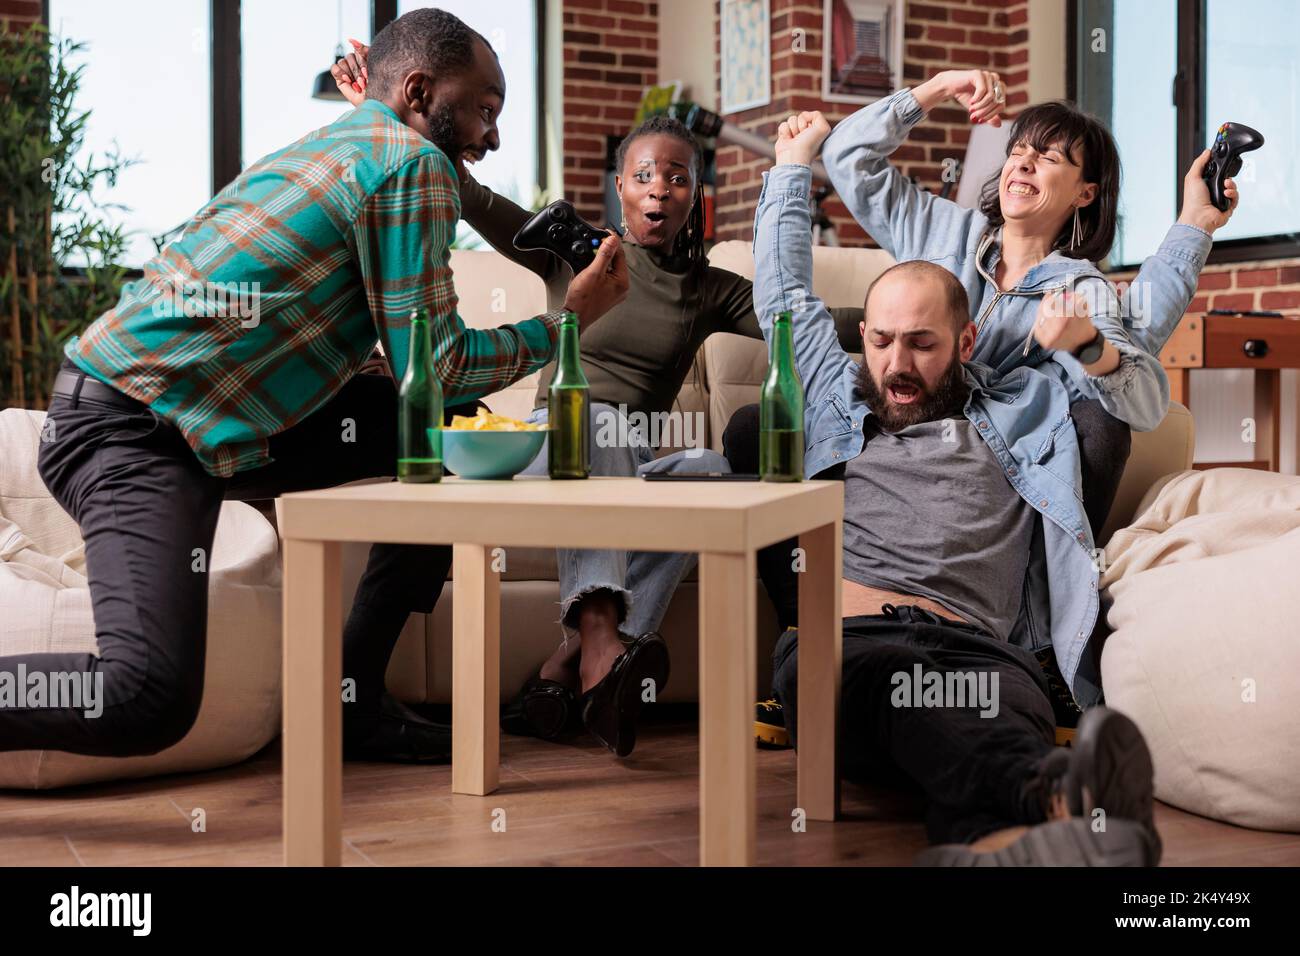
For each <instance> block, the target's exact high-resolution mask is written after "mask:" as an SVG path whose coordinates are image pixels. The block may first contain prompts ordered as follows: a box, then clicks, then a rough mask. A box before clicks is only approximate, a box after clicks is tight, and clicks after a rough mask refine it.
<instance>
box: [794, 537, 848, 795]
mask: <svg viewBox="0 0 1300 956" xmlns="http://www.w3.org/2000/svg"><path fill="white" fill-rule="evenodd" d="M842 534H843V528H842V525H841V524H840V522H838V521H837V522H835V523H834V524H827V525H822V526H821V527H820V528H814V529H813V530H812V531H808V532H805V533H804V534H801V535H800V536H799V546H800V547H801V548H803V549H804V558H805V560H806V561H807V566H806V568H805V570H804V572H803V574H801V575H799V690H798V694H799V713H798V733H799V756H798V760H799V791H798V794H799V806H801V807H802V808H803V809H804V811H805V812H806V813H807V814H808V818H809V819H810V820H834V819H835V818H836V817H838V816H839V812H840V771H839V756H838V755H839V746H838V744H839V722H840V679H841V667H842V662H843V636H842V635H843V629H842V625H841V619H840V593H841V592H840V579H841V577H842V574H843V572H842V564H843V560H844V555H843V551H842V550H841V547H842V540H841V536H842Z"/></svg>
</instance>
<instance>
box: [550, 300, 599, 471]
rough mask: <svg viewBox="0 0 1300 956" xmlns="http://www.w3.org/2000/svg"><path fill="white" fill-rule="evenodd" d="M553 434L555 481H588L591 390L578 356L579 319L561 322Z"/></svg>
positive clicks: (573, 315)
mask: <svg viewBox="0 0 1300 956" xmlns="http://www.w3.org/2000/svg"><path fill="white" fill-rule="evenodd" d="M547 400H548V401H547V406H548V412H547V415H548V418H549V419H550V425H551V431H550V434H549V435H547V437H546V443H547V448H548V452H547V463H548V465H549V469H550V474H551V477H552V478H586V477H587V475H588V474H589V473H590V472H591V388H590V387H589V386H588V385H587V376H586V375H584V374H583V372H582V362H581V360H580V358H579V355H578V316H577V313H575V312H566V313H564V318H563V319H562V320H561V321H560V356H559V358H558V359H557V360H556V362H555V376H554V377H553V378H552V379H551V388H550V391H549V392H548V394H547Z"/></svg>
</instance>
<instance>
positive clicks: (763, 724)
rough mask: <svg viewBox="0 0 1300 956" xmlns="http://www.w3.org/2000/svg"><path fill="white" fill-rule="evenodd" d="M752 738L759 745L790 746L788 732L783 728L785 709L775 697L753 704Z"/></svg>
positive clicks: (765, 746)
mask: <svg viewBox="0 0 1300 956" xmlns="http://www.w3.org/2000/svg"><path fill="white" fill-rule="evenodd" d="M754 738H755V739H756V740H757V741H758V745H759V746H760V747H764V748H768V749H772V750H785V749H787V748H789V746H790V734H789V733H788V732H787V731H786V729H785V710H784V709H783V708H782V707H781V705H780V703H779V702H778V701H777V700H776V698H775V697H769V698H768V699H767V700H761V701H759V702H758V703H757V704H755V705H754Z"/></svg>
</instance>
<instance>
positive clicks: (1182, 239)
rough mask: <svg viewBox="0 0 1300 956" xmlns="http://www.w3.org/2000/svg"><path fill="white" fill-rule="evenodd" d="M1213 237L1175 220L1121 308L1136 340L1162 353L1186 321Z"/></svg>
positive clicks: (1140, 345)
mask: <svg viewBox="0 0 1300 956" xmlns="http://www.w3.org/2000/svg"><path fill="white" fill-rule="evenodd" d="M1211 245H1213V240H1212V239H1211V238H1210V234H1209V233H1208V232H1206V231H1205V230H1203V229H1198V228H1197V227H1196V226H1188V225H1184V224H1183V223H1174V224H1173V225H1172V226H1170V227H1169V231H1168V232H1167V233H1165V238H1164V241H1163V242H1161V243H1160V247H1159V248H1158V249H1156V251H1155V253H1154V254H1153V255H1151V256H1148V257H1147V260H1146V261H1145V262H1144V263H1142V268H1141V269H1139V270H1138V274H1137V275H1136V276H1135V277H1134V279H1133V282H1132V284H1130V285H1129V287H1128V288H1127V289H1126V290H1125V291H1124V297H1123V300H1122V305H1121V311H1122V314H1123V316H1124V325H1125V327H1126V328H1128V329H1130V330H1131V332H1130V338H1131V339H1132V340H1133V344H1134V345H1136V346H1138V348H1140V349H1142V350H1143V351H1145V352H1146V353H1147V354H1149V355H1159V354H1160V350H1161V349H1163V348H1164V347H1165V343H1166V342H1168V341H1169V337H1170V336H1171V335H1173V334H1174V329H1175V328H1176V327H1177V326H1178V323H1179V322H1180V321H1182V318H1183V314H1184V313H1185V312H1186V311H1187V306H1188V304H1189V303H1190V302H1191V301H1192V296H1193V295H1195V294H1196V282H1197V280H1198V279H1199V278H1200V275H1201V269H1203V268H1204V267H1205V260H1206V257H1208V256H1209V254H1210V246H1211Z"/></svg>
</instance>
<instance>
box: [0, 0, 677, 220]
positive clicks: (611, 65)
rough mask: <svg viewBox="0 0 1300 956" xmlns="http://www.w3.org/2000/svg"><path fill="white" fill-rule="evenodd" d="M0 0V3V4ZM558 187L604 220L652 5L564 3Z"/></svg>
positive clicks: (641, 70)
mask: <svg viewBox="0 0 1300 956" xmlns="http://www.w3.org/2000/svg"><path fill="white" fill-rule="evenodd" d="M0 2H3V0H0ZM563 11H564V104H563V116H564V185H565V191H566V193H567V198H568V199H570V200H571V201H572V202H573V204H574V205H575V206H576V207H577V210H578V214H579V215H580V216H583V217H585V218H587V219H589V220H591V221H592V222H597V223H599V222H603V220H604V215H605V193H604V169H605V137H606V136H622V135H624V134H625V133H627V131H628V129H629V128H630V127H631V126H632V117H633V115H634V114H635V113H636V107H637V103H639V102H640V100H641V94H642V92H643V91H644V90H645V88H646V87H647V86H650V85H651V84H653V83H655V82H656V81H657V80H658V72H659V20H658V16H659V4H657V3H652V2H649V0H564V7H563Z"/></svg>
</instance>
